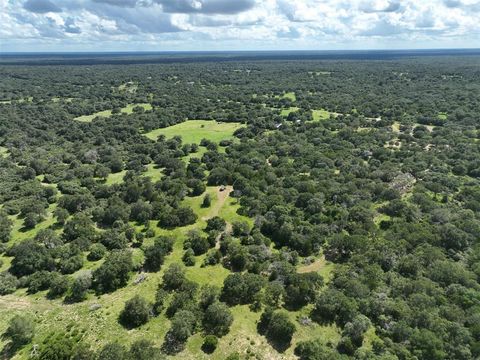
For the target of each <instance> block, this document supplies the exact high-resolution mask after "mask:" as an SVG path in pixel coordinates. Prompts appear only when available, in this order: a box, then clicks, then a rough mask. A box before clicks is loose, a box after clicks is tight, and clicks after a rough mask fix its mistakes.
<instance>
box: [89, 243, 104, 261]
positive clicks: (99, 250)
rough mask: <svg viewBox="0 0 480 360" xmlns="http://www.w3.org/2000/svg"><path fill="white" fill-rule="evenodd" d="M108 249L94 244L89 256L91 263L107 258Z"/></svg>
mask: <svg viewBox="0 0 480 360" xmlns="http://www.w3.org/2000/svg"><path fill="white" fill-rule="evenodd" d="M106 252H107V248H106V247H105V246H104V245H103V244H93V245H92V246H91V247H90V253H89V254H88V255H87V259H88V260H89V261H98V260H100V259H101V258H103V257H104V256H105V254H106Z"/></svg>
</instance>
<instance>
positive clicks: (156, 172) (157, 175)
mask: <svg viewBox="0 0 480 360" xmlns="http://www.w3.org/2000/svg"><path fill="white" fill-rule="evenodd" d="M142 175H143V176H148V177H149V178H150V179H151V180H152V182H154V183H155V182H157V181H159V180H160V179H161V178H162V176H163V173H162V169H161V168H159V167H158V166H157V165H156V164H153V163H152V164H148V165H147V171H146V172H144V173H143V174H142Z"/></svg>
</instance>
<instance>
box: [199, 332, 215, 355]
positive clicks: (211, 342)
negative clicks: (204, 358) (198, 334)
mask: <svg viewBox="0 0 480 360" xmlns="http://www.w3.org/2000/svg"><path fill="white" fill-rule="evenodd" d="M217 345H218V339H217V338H216V336H214V335H207V336H206V337H205V340H203V344H202V351H203V352H205V353H207V354H211V353H213V352H214V351H215V349H216V348H217Z"/></svg>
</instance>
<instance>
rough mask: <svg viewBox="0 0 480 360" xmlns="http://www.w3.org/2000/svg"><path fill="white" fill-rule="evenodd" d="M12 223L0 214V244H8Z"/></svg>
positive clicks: (3, 214)
mask: <svg viewBox="0 0 480 360" xmlns="http://www.w3.org/2000/svg"><path fill="white" fill-rule="evenodd" d="M12 226H13V223H12V221H11V220H10V219H9V218H8V216H7V214H5V213H4V212H3V211H2V212H0V243H2V242H4V243H5V242H8V241H9V240H10V235H11V231H12Z"/></svg>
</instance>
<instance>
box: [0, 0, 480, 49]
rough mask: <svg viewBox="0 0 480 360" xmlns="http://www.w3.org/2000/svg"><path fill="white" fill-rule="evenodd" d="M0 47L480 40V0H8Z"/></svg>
mask: <svg viewBox="0 0 480 360" xmlns="http://www.w3.org/2000/svg"><path fill="white" fill-rule="evenodd" d="M0 24H1V25H0V52H19V51H21V52H39V51H40V52H49V51H60V52H66V51H222V50H346V49H357V50H366V49H420V48H421V49H426V48H480V0H0Z"/></svg>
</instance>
